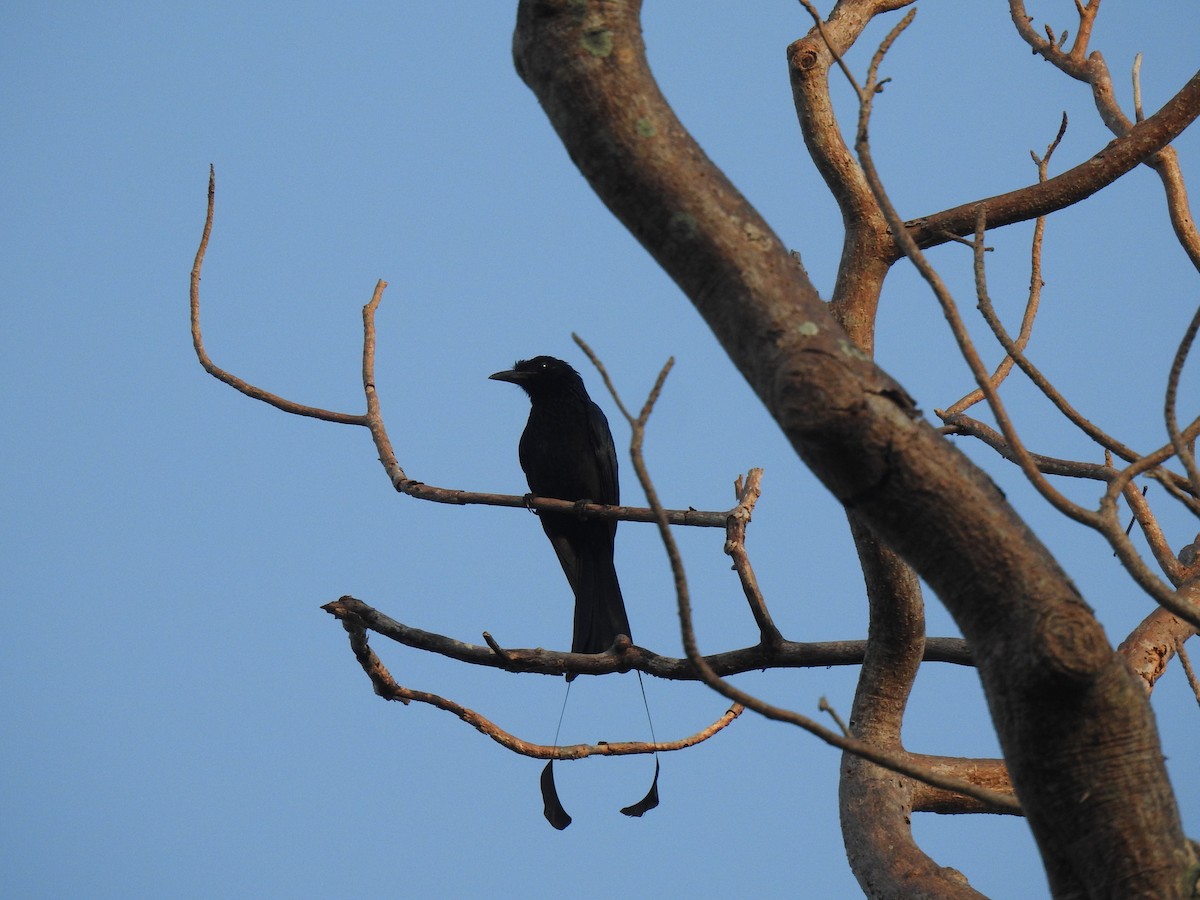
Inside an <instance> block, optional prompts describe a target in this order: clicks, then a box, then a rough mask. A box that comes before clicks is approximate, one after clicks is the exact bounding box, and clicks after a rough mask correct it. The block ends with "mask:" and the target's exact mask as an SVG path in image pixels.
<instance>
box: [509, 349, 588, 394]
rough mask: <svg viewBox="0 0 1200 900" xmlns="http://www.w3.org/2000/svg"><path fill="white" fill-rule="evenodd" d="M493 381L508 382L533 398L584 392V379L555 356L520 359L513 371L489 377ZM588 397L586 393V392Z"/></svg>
mask: <svg viewBox="0 0 1200 900" xmlns="http://www.w3.org/2000/svg"><path fill="white" fill-rule="evenodd" d="M488 378H490V379H491V380H492V381H507V382H509V383H510V384H515V385H518V386H519V387H521V388H522V389H524V391H525V393H527V394H529V396H530V397H533V396H535V395H538V394H549V393H554V392H556V391H562V390H569V391H574V390H582V389H583V379H582V378H580V377H579V373H578V372H576V371H575V370H574V369H573V368H572V367H571V366H570V365H569V364H568V363H565V362H563V361H562V360H561V359H555V358H554V357H553V356H535V357H534V358H533V359H519V360H517V362H516V363H515V364H514V365H513V367H512V368H511V369H507V370H506V371H503V372H496V373H495V374H494V375H489V376H488ZM585 395H586V392H585Z"/></svg>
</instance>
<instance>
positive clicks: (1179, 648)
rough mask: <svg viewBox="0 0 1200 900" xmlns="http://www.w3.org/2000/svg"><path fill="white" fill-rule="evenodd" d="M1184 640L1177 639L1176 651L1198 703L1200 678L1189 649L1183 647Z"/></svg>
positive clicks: (1199, 701)
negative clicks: (1190, 657) (1193, 666)
mask: <svg viewBox="0 0 1200 900" xmlns="http://www.w3.org/2000/svg"><path fill="white" fill-rule="evenodd" d="M1183 642H1184V639H1183V638H1179V639H1177V640H1176V643H1175V652H1176V653H1178V654H1179V663H1180V665H1182V666H1183V674H1184V675H1185V676H1186V677H1187V682H1188V684H1189V685H1191V688H1192V693H1193V694H1194V695H1195V697H1196V703H1198V704H1200V679H1197V678H1196V670H1195V669H1193V668H1192V661H1191V659H1189V658H1188V654H1187V651H1186V650H1185V649H1183Z"/></svg>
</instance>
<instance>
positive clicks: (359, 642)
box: [330, 604, 742, 760]
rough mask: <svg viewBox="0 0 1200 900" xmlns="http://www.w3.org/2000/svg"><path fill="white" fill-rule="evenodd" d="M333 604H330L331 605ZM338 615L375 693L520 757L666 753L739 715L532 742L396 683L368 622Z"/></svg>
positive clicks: (738, 711) (732, 711)
mask: <svg viewBox="0 0 1200 900" xmlns="http://www.w3.org/2000/svg"><path fill="white" fill-rule="evenodd" d="M332 605H333V604H330V606H332ZM338 618H339V619H340V621H341V623H342V627H343V628H345V629H346V633H347V634H348V635H349V636H350V646H351V648H352V649H353V651H354V656H355V658H356V659H358V661H359V664H360V665H361V666H362V668H363V671H364V672H366V674H367V677H368V678H370V679H371V685H372V687H374V689H375V693H376V694H378V695H379V696H380V697H382V698H383V699H385V700H396V701H398V702H400V703H403V704H405V705H408V704H409V703H412V702H414V701H415V702H417V703H425V704H428V705H429V706H434V707H437V708H438V709H441V710H445V711H446V712H448V713H452V714H453V715H455V716H457V717H458V718H459V719H461V720H462V721H464V722H466V723H467V724H468V725H471V726H472V727H473V728H475V730H476V731H478V732H479V733H480V734H483V735H486V736H487V737H490V738H491V739H492V740H494V741H495V742H496V743H497V744H500V745H501V746H502V747H505V748H507V749H509V750H512V751H513V752H514V753H519V754H521V755H522V756H531V757H534V758H535V759H563V760H566V759H584V758H586V757H589V756H629V755H633V754H641V753H660V752H661V753H669V752H672V751H675V750H683V749H686V748H687V747H694V746H695V745H696V744H699V743H703V742H704V741H706V740H708V739H709V738H710V737H712V736H713V735H715V734H716V733H717V732H719V731H722V730H723V729H725V728H726V727H727V726H728V725H730V724H731V723H732V722H733V720H734V719H736V718H737V717H738V716H740V715H741V714H742V708H741V707H740V706H738V705H737V704H734V705H733V706H731V707H730V708H729V709H728V710H727V711H726V712H725V714H724V715H722V716H721V717H720V718H719V719H717V720H716V721H715V722H713V723H712V724H711V725H709V726H707V727H706V728H703V729H701V730H700V731H698V732H696V733H695V734H693V735H690V736H688V737H684V738H680V739H679V740H675V741H663V742H655V741H611V742H600V743H597V744H570V745H562V744H555V745H548V744H535V743H533V742H531V741H526V740H523V739H522V738H519V737H517V736H516V735H514V734H512V733H511V732H508V731H505V730H504V729H503V728H501V727H500V726H499V725H497V724H496V723H495V722H493V721H491V720H490V719H488V718H487V717H486V716H483V715H480V714H479V713H477V712H476V711H475V710H473V709H468V708H467V707H465V706H463V705H462V704H461V703H457V702H455V701H454V700H450V699H448V698H446V697H443V696H441V695H439V694H432V693H429V692H428V691H416V690H412V689H411V688H406V687H403V686H402V685H400V684H398V683H397V682H396V680H395V679H394V678H393V677H392V674H391V673H390V672H389V671H388V670H387V667H386V666H384V664H383V662H382V661H381V660H380V659H379V657H378V656H376V655H375V651H374V650H372V649H371V647H370V644H369V643H368V642H367V625H366V624H365V623H364V622H362V621H361V620H359V619H358V618H357V617H356V616H355V615H354V614H353V613H351V612H349V611H346V610H342V612H341V614H340V615H339V616H338Z"/></svg>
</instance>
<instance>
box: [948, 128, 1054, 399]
mask: <svg viewBox="0 0 1200 900" xmlns="http://www.w3.org/2000/svg"><path fill="white" fill-rule="evenodd" d="M1066 133H1067V114H1066V113H1065V112H1064V113H1063V114H1062V121H1061V123H1060V124H1059V126H1058V133H1057V134H1056V135H1055V136H1054V140H1052V141H1051V142H1050V145H1049V146H1048V147H1047V148H1046V153H1045V155H1044V156H1041V157H1039V156H1038V155H1037V154H1036V153H1034V152H1033V151H1032V150H1030V151H1029V155H1030V156H1031V157H1033V162H1034V165H1036V166H1037V171H1038V181H1039V182H1044V181H1045V180H1046V178H1047V175H1048V172H1049V166H1050V157H1051V156H1053V155H1054V151H1055V150H1056V149H1057V148H1058V145H1059V144H1060V143H1061V142H1062V139H1063V136H1064V135H1065V134H1066ZM1045 232H1046V217H1045V216H1038V217H1037V219H1036V220H1034V224H1033V242H1032V247H1031V249H1030V263H1029V297H1028V299H1027V300H1026V303H1025V314H1024V316H1022V318H1021V329H1020V331H1019V332H1018V334H1017V339H1016V340H1015V341H1014V342H1013V344H1014V346H1015V347H1016V348H1017V349H1018V350H1021V351H1024V350H1025V347H1026V346H1027V345H1028V344H1029V339H1030V337H1031V336H1032V335H1033V321H1034V319H1035V318H1036V317H1037V313H1038V307H1039V305H1040V304H1041V299H1042V288H1043V287H1045V282H1043V281H1042V239H1043V237H1044V235H1045ZM964 243H967V244H969V245H971V246H974V242H972V241H964ZM1013 363H1014V360H1013V357H1012V354H1011V353H1008V354H1006V355H1005V357H1004V359H1002V360H1001V361H1000V365H998V366H997V367H996V370H995V371H994V372H993V373H992V377H991V382H992V387H993V388H998V387H999V386H1000V383H1001V382H1003V381H1004V379H1005V378H1007V377H1008V374H1009V372H1011V371H1012V367H1013ZM983 399H984V397H983V391H982V390H980V389H979V388H976V389H975V390H973V391H971V392H970V393H969V394H967V395H966V396H965V397H963V398H962V399H961V400H959V401H958V402H957V403H953V404H951V405H950V407H949V408H948V409H947V410H946V414H947V415H956V414H958V413H961V412H963V411H965V410H967V409H969V408H970V407H972V406H974V405H975V404H976V403H978V402H979V401H981V400H983ZM943 418H944V417H943Z"/></svg>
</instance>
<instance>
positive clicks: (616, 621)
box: [490, 356, 629, 653]
mask: <svg viewBox="0 0 1200 900" xmlns="http://www.w3.org/2000/svg"><path fill="white" fill-rule="evenodd" d="M490 378H492V379H493V380H495V381H507V382H510V383H512V384H515V385H517V386H519V387H520V388H521V389H522V390H524V391H525V393H526V394H528V395H529V400H530V404H531V409H530V412H529V421H528V423H526V425H525V431H524V433H523V434H522V435H521V444H520V449H519V457H520V460H521V468H522V469H524V470H525V478H526V480H527V481H528V482H529V490H530V491H531V492H533V494H534V495H535V496H538V497H553V498H556V499H559V500H590V501H592V502H593V503H602V504H606V505H610V506H615V505H617V504H618V503H619V502H620V493H619V488H618V486H617V453H616V448H615V447H614V446H613V439H612V433H611V432H610V431H609V430H608V419H606V418H605V417H604V413H603V412H601V410H600V407H598V406H597V405H596V404H595V403H593V402H592V400H591V398H590V397H589V396H588V393H587V389H586V388H585V387H584V386H583V379H582V378H580V377H579V373H578V372H576V371H575V370H574V369H573V368H571V366H569V365H568V364H567V363H565V362H563V361H562V360H561V359H555V358H554V357H552V356H536V357H534V358H533V359H522V360H519V361H518V362H517V363H516V365H514V366H513V367H512V368H511V369H509V370H508V371H505V372H497V373H496V374H495V375H492V376H490ZM539 518H540V519H541V521H542V528H543V530H544V531H545V532H546V537H548V538H550V543H551V544H552V545H553V546H554V552H555V553H556V554H558V561H559V563H561V564H562V568H563V572H564V573H566V576H567V581H568V582H570V584H571V590H572V591H574V593H575V628H574V633H573V636H572V638H571V652H572V653H603V652H604V651H605V650H607V649H608V648H609V647H611V646H612V643H613V641H614V640H616V637H617V635H619V634H624V635H628V634H629V617H628V616H627V615H626V612H625V601H624V599H623V598H622V597H621V585H620V583H619V582H618V581H617V570H616V569H615V568H614V566H613V540H614V538H615V536H616V531H617V523H616V520H615V519H607V520H605V519H584V518H581V517H579V516H577V515H574V514H571V513H551V512H545V511H543V512H541V513H540V515H539Z"/></svg>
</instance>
